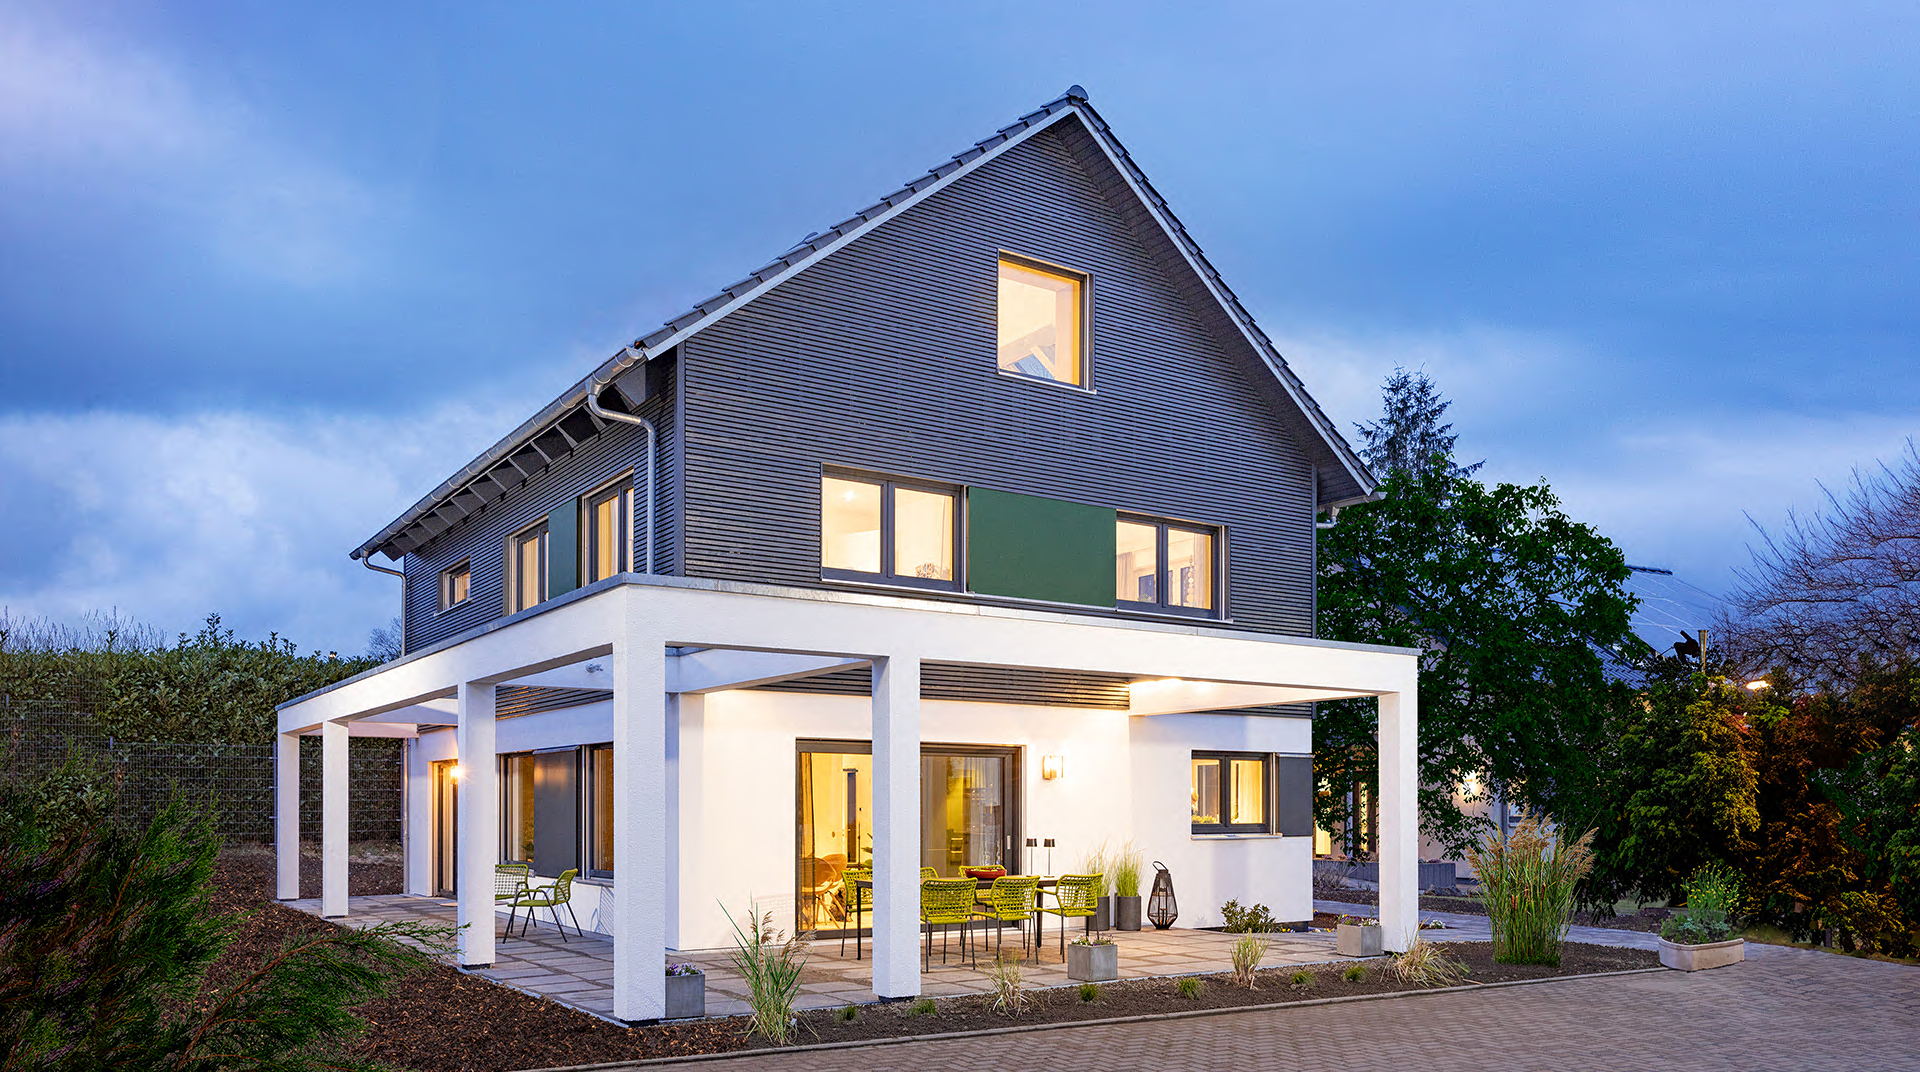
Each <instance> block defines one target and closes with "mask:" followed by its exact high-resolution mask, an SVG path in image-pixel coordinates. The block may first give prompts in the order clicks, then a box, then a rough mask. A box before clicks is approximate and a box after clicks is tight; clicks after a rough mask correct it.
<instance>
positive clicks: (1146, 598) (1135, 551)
mask: <svg viewBox="0 0 1920 1072" xmlns="http://www.w3.org/2000/svg"><path fill="white" fill-rule="evenodd" d="M1215 542H1216V540H1215V530H1213V529H1208V528H1201V527H1199V526H1194V525H1182V524H1179V523H1177V522H1172V521H1157V520H1154V519H1151V518H1141V517H1122V518H1119V519H1118V521H1117V522H1116V524H1115V528H1114V593H1113V595H1114V600H1115V601H1116V602H1117V603H1118V605H1119V606H1121V607H1122V608H1125V609H1129V610H1150V611H1166V612H1170V613H1174V614H1204V615H1212V614H1213V613H1214V612H1215V608H1216V606H1217V605H1218V603H1219V600H1218V598H1217V593H1218V589H1219V573H1218V570H1217V569H1216V568H1215V564H1216V561H1217V558H1218V556H1217V555H1216V554H1215V551H1214V545H1215Z"/></svg>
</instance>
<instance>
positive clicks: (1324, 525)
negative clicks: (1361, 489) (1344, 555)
mask: <svg viewBox="0 0 1920 1072" xmlns="http://www.w3.org/2000/svg"><path fill="white" fill-rule="evenodd" d="M1327 513H1328V514H1329V515H1331V516H1330V517H1328V518H1327V520H1325V521H1316V522H1314V523H1313V527H1314V528H1316V529H1321V530H1326V529H1330V528H1332V527H1333V526H1335V525H1337V524H1339V523H1340V508H1339V507H1338V506H1329V507H1327Z"/></svg>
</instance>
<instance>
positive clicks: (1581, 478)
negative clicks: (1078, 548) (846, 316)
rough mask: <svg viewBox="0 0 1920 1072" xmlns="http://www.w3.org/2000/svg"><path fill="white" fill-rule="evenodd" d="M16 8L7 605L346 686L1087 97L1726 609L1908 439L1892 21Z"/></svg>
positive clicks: (1138, 144) (1910, 94)
mask: <svg viewBox="0 0 1920 1072" xmlns="http://www.w3.org/2000/svg"><path fill="white" fill-rule="evenodd" d="M1674 7H1675V5H1661V4H1645V5H1632V4H1627V5H1620V4H1595V5H1583V6H1582V7H1581V10H1580V11H1578V12H1577V13H1571V14H1569V13H1565V12H1562V11H1553V12H1548V11H1545V10H1543V9H1541V8H1540V7H1539V6H1538V5H1521V4H1514V5H1475V4H1461V5H1447V6H1446V8H1445V10H1444V11H1441V10H1437V9H1436V6H1435V5H1423V4H1404V5H1400V4H1373V5H1363V6H1359V7H1352V8H1349V9H1347V10H1343V11H1332V10H1329V5H1308V4H1246V5H1233V4H1221V5H1208V4H1189V5H1137V6H1129V5H1119V4H1109V5H1101V6H1098V7H1088V8H1073V7H1069V6H1065V5H1056V6H1052V7H1047V6H1043V5H1034V4H969V5H964V6H963V5H954V6H952V7H946V6H943V5H890V6H884V7H880V6H875V7H866V8H862V7H858V6H853V5H844V6H843V5H832V6H828V5H780V4H763V5H729V4H717V3H716V4H699V5H692V4H672V5H668V4H660V5H643V4H622V5H614V4H599V5H590V4H579V5H523V6H519V7H508V6H500V5H482V4H458V5H455V4H445V5H430V4H407V5H392V4H380V5H353V4H341V3H334V4H326V5H294V4H277V5H262V4H240V3H230V4H227V3H196V4H192V5H180V4H160V3H151V4H138V3H135V4H116V3H106V4H84V5H82V4H51V3H49V4H34V3H25V4H22V3H15V2H12V0H0V520H4V521H5V525H4V529H3V530H0V531H4V533H5V535H4V537H3V538H4V540H5V543H4V547H5V553H4V555H0V605H4V606H5V607H6V608H7V610H8V612H9V613H11V614H12V615H14V616H16V617H20V616H33V615H48V616H51V617H54V618H57V619H62V620H73V619H75V618H77V617H78V616H79V615H80V614H82V613H84V612H86V611H89V610H95V609H100V610H104V609H109V608H118V610H119V611H120V612H122V613H124V614H128V615H131V616H133V617H135V618H138V619H141V620H144V621H147V622H150V623H153V624H155V625H157V626H159V627H161V628H162V629H165V630H168V631H178V630H183V629H190V628H192V626H193V625H194V624H195V623H196V622H197V621H198V619H199V618H200V617H201V616H202V615H204V614H205V613H207V612H208V611H219V612H220V613H222V614H224V615H225V616H226V619H227V621H228V623H229V624H231V625H234V626H236V627H237V628H238V629H239V630H240V631H241V632H242V633H244V634H248V635H256V636H257V635H263V634H264V633H265V632H266V631H268V630H270V629H275V630H278V631H280V632H281V633H282V634H283V635H289V636H291V637H293V638H294V639H295V640H296V641H297V642H299V643H301V644H303V645H305V646H308V647H319V648H322V649H327V648H335V649H339V650H341V651H357V650H360V649H361V648H362V647H364V645H365V636H366V632H367V630H368V629H369V628H370V627H372V626H374V625H378V624H381V623H382V622H384V621H385V620H386V619H387V618H388V617H390V616H391V615H392V614H393V613H394V612H395V610H396V606H397V600H396V591H395V582H394V581H393V580H392V579H391V578H386V577H381V576H377V575H374V574H369V573H367V572H365V571H364V570H361V569H360V568H359V567H358V566H357V565H355V564H353V563H351V562H349V561H348V559H347V558H346V552H347V551H348V550H349V549H350V548H351V547H353V546H354V545H355V544H357V543H358V542H359V541H360V540H361V539H363V538H364V537H366V536H367V535H369V534H371V533H372V532H373V531H375V530H377V529H378V528H379V527H380V526H381V525H383V524H384V523H385V522H386V521H388V520H390V519H391V518H392V517H393V516H395V515H397V514H398V513H399V512H400V511H401V510H403V509H404V508H405V507H406V506H408V505H410V504H411V503H412V502H413V501H414V500H415V499H416V498H418V497H419V495H421V494H422V493H424V492H425V491H426V490H428V489H429V488H430V487H431V486H432V485H434V484H435V483H437V482H438V481H439V480H440V479H441V478H442V477H444V476H445V475H446V474H447V473H448V472H450V471H451V470H453V469H454V468H456V467H458V466H459V465H460V464H462V463H463V462H465V461H466V460H467V459H469V458H470V457H472V456H473V454H475V453H476V452H477V451H479V450H480V449H482V448H484V447H485V446H487V445H488V444H490V443H491V442H492V441H493V440H494V439H496V438H497V437H498V436H499V435H501V434H502V433H504V432H505V431H507V430H508V429H510V428H511V427H512V426H513V425H515V424H517V423H518V422H519V421H520V420H521V419H523V418H524V417H525V416H526V415H527V414H528V413H530V412H531V411H532V410H533V409H534V408H536V407H537V406H539V405H540V404H542V403H544V402H546V401H547V400H549V399H550V398H551V397H552V395H553V394H554V393H555V392H557V391H558V390H559V389H560V388H561V387H563V386H564V385H565V384H567V383H569V382H571V381H572V380H574V379H575V378H577V377H578V376H579V375H581V374H582V373H583V372H584V371H585V370H586V369H588V368H589V367H590V366H591V365H592V364H593V363H594V362H595V361H596V360H598V359H600V358H603V357H605V356H606V355H608V354H610V353H612V352H613V351H614V350H616V349H617V348H618V347H619V346H620V345H621V344H622V343H623V342H625V341H627V340H630V339H632V338H633V337H634V336H636V335H639V334H642V333H644V332H646V331H647V330H649V329H651V328H652V327H654V326H656V325H658V324H659V323H660V322H661V321H662V320H664V319H666V318H667V317H669V316H672V315H675V314H677V313H678V312H680V311H682V310H683V309H684V308H685V307H686V306H687V305H688V304H690V303H691V302H692V301H694V300H696V299H699V298H702V297H704V296H706V295H707V294H710V293H711V292H713V291H714V290H715V289H717V288H718V287H719V286H721V285H724V284H726V283H730V282H732V281H733V280H735V279H737V278H739V277H740V276H741V275H742V274H743V273H744V272H745V271H747V270H749V269H750V268H752V267H755V266H757V265H759V264H760V263H762V262H764V261H765V260H766V259H767V258H768V257H770V256H771V255H772V254H774V253H777V252H778V251H780V250H782V249H784V248H786V247H787V246H789V245H791V244H792V243H793V241H795V240H796V239H798V238H799V237H800V236H801V235H803V234H805V233H807V232H808V231H811V230H815V229H817V228H819V227H821V226H823V225H825V224H827V223H831V222H833V221H836V220H838V219H840V218H842V217H843V216H845V215H846V214H847V213H848V212H849V211H851V210H853V209H855V208H859V207H861V206H864V205H866V204H868V203H870V202H871V201H872V200H873V198H874V197H875V196H876V195H878V194H880V193H882V192H885V191H887V190H890V189H892V188H894V187H896V186H897V185H898V184H899V183H900V182H902V181H903V180H905V179H907V178H909V177H911V176H913V175H914V174H917V173H918V172H920V171H922V170H924V169H925V168H926V167H928V166H930V165H931V164H933V163H935V162H937V161H939V160H941V159H943V158H945V157H946V156H948V155H950V154H951V153H953V152H955V151H957V150H959V149H960V148H962V147H964V146H966V145H968V144H970V143H972V142H973V141H974V140H976V139H978V138H980V137H983V136H985V135H986V134H988V133H990V132H991V131H993V130H994V129H996V128H997V127H999V126H1001V125H1003V124H1004V123H1006V122H1007V121H1009V120H1010V119H1012V118H1014V117H1015V116H1017V115H1019V114H1021V113H1023V112H1025V111H1027V110H1030V109H1031V108H1032V107H1034V106H1035V105H1037V104H1040V103H1042V102H1044V101H1046V100H1048V99H1051V98H1052V97H1054V96H1056V95H1057V94H1058V93H1059V92H1060V91H1061V90H1062V89H1064V88H1065V87H1066V86H1067V85H1068V84H1070V83H1075V82H1077V83H1080V84H1082V85H1084V86H1085V87H1086V88H1087V89H1088V91H1089V93H1090V95H1091V97H1092V99H1093V102H1094V104H1095V106H1096V107H1098V108H1099V109H1100V110H1101V113H1102V114H1103V115H1104V116H1105V117H1106V118H1107V120H1108V121H1109V122H1110V123H1112V124H1113V126H1114V128H1115V130H1116V132H1117V133H1118V135H1119V136H1120V138H1121V139H1122V140H1123V141H1124V142H1125V143H1126V144H1127V146H1128V148H1129V149H1130V150H1131V151H1132V152H1133V154H1134V156H1135V158H1136V159H1137V160H1138V161H1139V163H1140V164H1141V166H1142V167H1144V168H1145V169H1146V171H1147V173H1148V174H1149V175H1150V176H1152V178H1153V180H1154V182H1155V184H1156V185H1157V186H1158V187H1159V188H1160V190H1161V192H1162V193H1164V194H1165V195H1166V196H1167V197H1168V198H1169V199H1170V201H1171V202H1172V204H1173V206H1174V208H1175V210H1176V211H1177V212H1178V213H1179V214H1180V215H1181V217H1182V219H1183V220H1184V222H1185V223H1186V224H1187V225H1188V227H1189V229H1190V230H1191V231H1192V232H1193V233H1194V234H1195V235H1196V236H1197V237H1198V238H1199V240H1200V242H1201V243H1202V245H1203V246H1204V247H1205V248H1206V249H1207V251H1208V253H1209V255H1210V256H1211V257H1212V258H1213V260H1214V262H1215V263H1216V265H1218V266H1219V268H1220V269H1221V270H1222V271H1223V272H1224V273H1225V274H1226V276H1227V278H1228V279H1229V280H1230V281H1231V283H1232V285H1233V286H1234V288H1235V290H1236V291H1237V292H1238V293H1239V295H1240V296H1241V298H1242V300H1243V301H1244V302H1245V303H1246V304H1247V305H1248V306H1249V308H1251V310H1252V311H1253V313H1254V315H1255V316H1256V317H1257V318H1258V319H1259V320H1260V322H1261V324H1262V325H1263V326H1264V327H1265V328H1266V330H1267V331H1268V333H1269V334H1270V335H1272V336H1274V337H1275V339H1276V340H1278V341H1279V342H1280V343H1281V346H1282V349H1283V351H1284V352H1285V353H1286V354H1287V355H1288V358H1289V360H1290V361H1292V362H1293V364H1294V365H1295V367H1296V368H1297V369H1298V370H1299V371H1300V373H1301V375H1302V376H1303V377H1304V378H1305V379H1306V381H1307V384H1308V386H1309V388H1310V389H1311V390H1312V391H1313V392H1314V394H1315V395H1316V397H1317V398H1319V400H1320V401H1321V403H1322V405H1323V406H1324V407H1325V408H1326V409H1327V410H1328V412H1329V413H1331V414H1332V415H1333V416H1334V417H1335V419H1336V420H1338V421H1340V423H1341V424H1342V426H1343V427H1346V428H1349V429H1350V427H1351V424H1352V422H1354V421H1357V420H1363V419H1370V418H1372V417H1373V416H1375V414H1376V409H1377V391H1378V385H1379V383H1380V380H1381V379H1382V378H1383V377H1384V376H1385V375H1386V374H1387V373H1388V372H1389V371H1391V369H1392V368H1393V367H1394V366H1395V365H1396V364H1404V365H1407V366H1409V367H1424V368H1425V369H1426V370H1427V371H1428V372H1429V373H1430V374H1431V375H1433V376H1434V377H1435V378H1436V379H1437V380H1438V381H1439V382H1440V384H1441V386H1442V388H1443V390H1444V391H1445V392H1446V393H1447V394H1448V395H1449V396H1450V397H1452V398H1453V399H1454V400H1455V406H1454V408H1453V411H1452V413H1451V416H1452V418H1453V419H1454V422H1455V425H1456V429H1457V430H1458V431H1459V433H1460V435H1461V440H1460V446H1461V451H1462V453H1463V455H1466V456H1467V457H1468V459H1469V460H1477V459H1480V458H1485V459H1487V467H1486V469H1485V470H1484V471H1483V474H1484V475H1486V476H1488V477H1491V478H1493V479H1501V480H1523V481H1533V480H1539V479H1543V478H1544V479H1545V480H1547V481H1548V482H1549V483H1550V484H1552V486H1553V487H1554V488H1555V490H1556V491H1558V492H1559V493H1560V495H1561V497H1562V498H1563V499H1564V500H1565V502H1566V504H1567V506H1568V509H1569V510H1570V512H1572V513H1573V514H1574V515H1575V516H1577V517H1579V518H1581V519H1583V520H1587V521H1590V522H1592V523H1593V524H1595V525H1597V526H1598V527H1599V528H1600V529H1601V530H1602V531H1604V532H1606V533H1607V534H1608V535H1610V536H1611V537H1613V538H1614V539H1615V540H1616V541H1617V542H1619V543H1620V544H1621V545H1622V546H1624V547H1625V548H1626V549H1627V554H1628V557H1629V559H1630V560H1631V561H1634V562H1636V563H1645V564H1650V565H1659V566H1666V567H1670V568H1673V569H1676V570H1678V571H1680V572H1681V574H1682V575H1683V576H1686V577H1688V578H1689V579H1691V580H1693V581H1695V582H1696V583H1699V584H1701V585H1703V586H1704V587H1707V588H1709V589H1714V590H1723V589H1724V588H1726V587H1727V585H1728V583H1729V582H1730V579H1731V574H1730V571H1731V569H1732V568H1733V567H1734V566H1735V565H1737V564H1739V563H1740V562H1742V561H1744V559H1745V551H1744V545H1745V544H1746V542H1747V541H1748V540H1749V538H1750V529H1749V528H1748V524H1747V521H1746V516H1747V515H1749V514H1750V515H1752V516H1753V517H1754V518H1756V519H1758V520H1760V521H1762V522H1765V523H1774V522H1777V521H1778V519H1779V518H1780V517H1781V516H1782V515H1783V513H1784V512H1785V510H1786V509H1788V508H1789V507H1790V506H1796V505H1797V506H1800V507H1802V508H1805V507H1808V506H1812V505H1815V504H1816V503H1817V500H1818V490H1817V482H1819V481H1826V482H1829V483H1833V482H1837V481H1840V480H1843V479H1845V477H1846V475H1847V473H1848V471H1849V470H1850V468H1851V467H1853V466H1855V465H1860V464H1870V463H1872V462H1873V461H1874V460H1875V459H1877V458H1885V457H1891V456H1893V455H1894V454H1895V453H1896V452H1897V451H1898V450H1899V449H1900V446H1901V444H1902V443H1903V441H1904V439H1905V437H1906V436H1908V435H1910V434H1912V433H1913V431H1914V430H1915V427H1916V424H1920V421H1917V420H1916V416H1920V401H1917V400H1920V301H1916V300H1915V297H1914V296H1915V295H1916V293H1920V254H1917V252H1916V251H1917V250H1920V241H1917V240H1920V193H1917V191H1920V138H1916V136H1915V131H1916V130H1920V64H1915V63H1914V62H1913V57H1914V56H1915V55H1916V54H1920V47H1917V46H1920V9H1917V8H1915V7H1913V6H1912V5H1907V4H1885V5H1875V4H1845V3H1840V4H1835V3H1822V4H1812V3H1808V4H1802V5H1770V4H1764V3H1762V4H1752V3H1745V4H1724V5H1723V4H1712V3H1698V4H1692V5H1685V6H1684V8H1683V10H1680V11H1678V12H1676V11H1674V10H1672V9H1673V8H1674Z"/></svg>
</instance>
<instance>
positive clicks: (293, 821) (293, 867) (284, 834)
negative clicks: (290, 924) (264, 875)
mask: <svg viewBox="0 0 1920 1072" xmlns="http://www.w3.org/2000/svg"><path fill="white" fill-rule="evenodd" d="M273 855H274V886H275V889H274V896H275V897H278V898H279V899H281V900H282V901H292V900H295V899H297V898H298V897H299V896H300V735H299V734H297V733H282V734H278V735H276V736H275V737H274V742H273Z"/></svg>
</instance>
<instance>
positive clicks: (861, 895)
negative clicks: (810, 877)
mask: <svg viewBox="0 0 1920 1072" xmlns="http://www.w3.org/2000/svg"><path fill="white" fill-rule="evenodd" d="M861 879H865V880H866V881H868V882H872V881H873V869H872V868H870V867H849V868H847V869H846V870H845V871H842V872H840V903H841V905H843V906H844V907H845V908H846V913H847V920H848V922H850V923H852V924H853V959H855V960H859V959H860V915H861V913H863V912H865V911H867V909H868V908H869V907H870V906H871V905H872V903H873V902H872V893H871V891H869V890H863V889H861V888H860V880H861ZM840 955H841V956H843V957H844V956H846V955H847V931H846V928H844V927H843V928H841V929H840Z"/></svg>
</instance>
